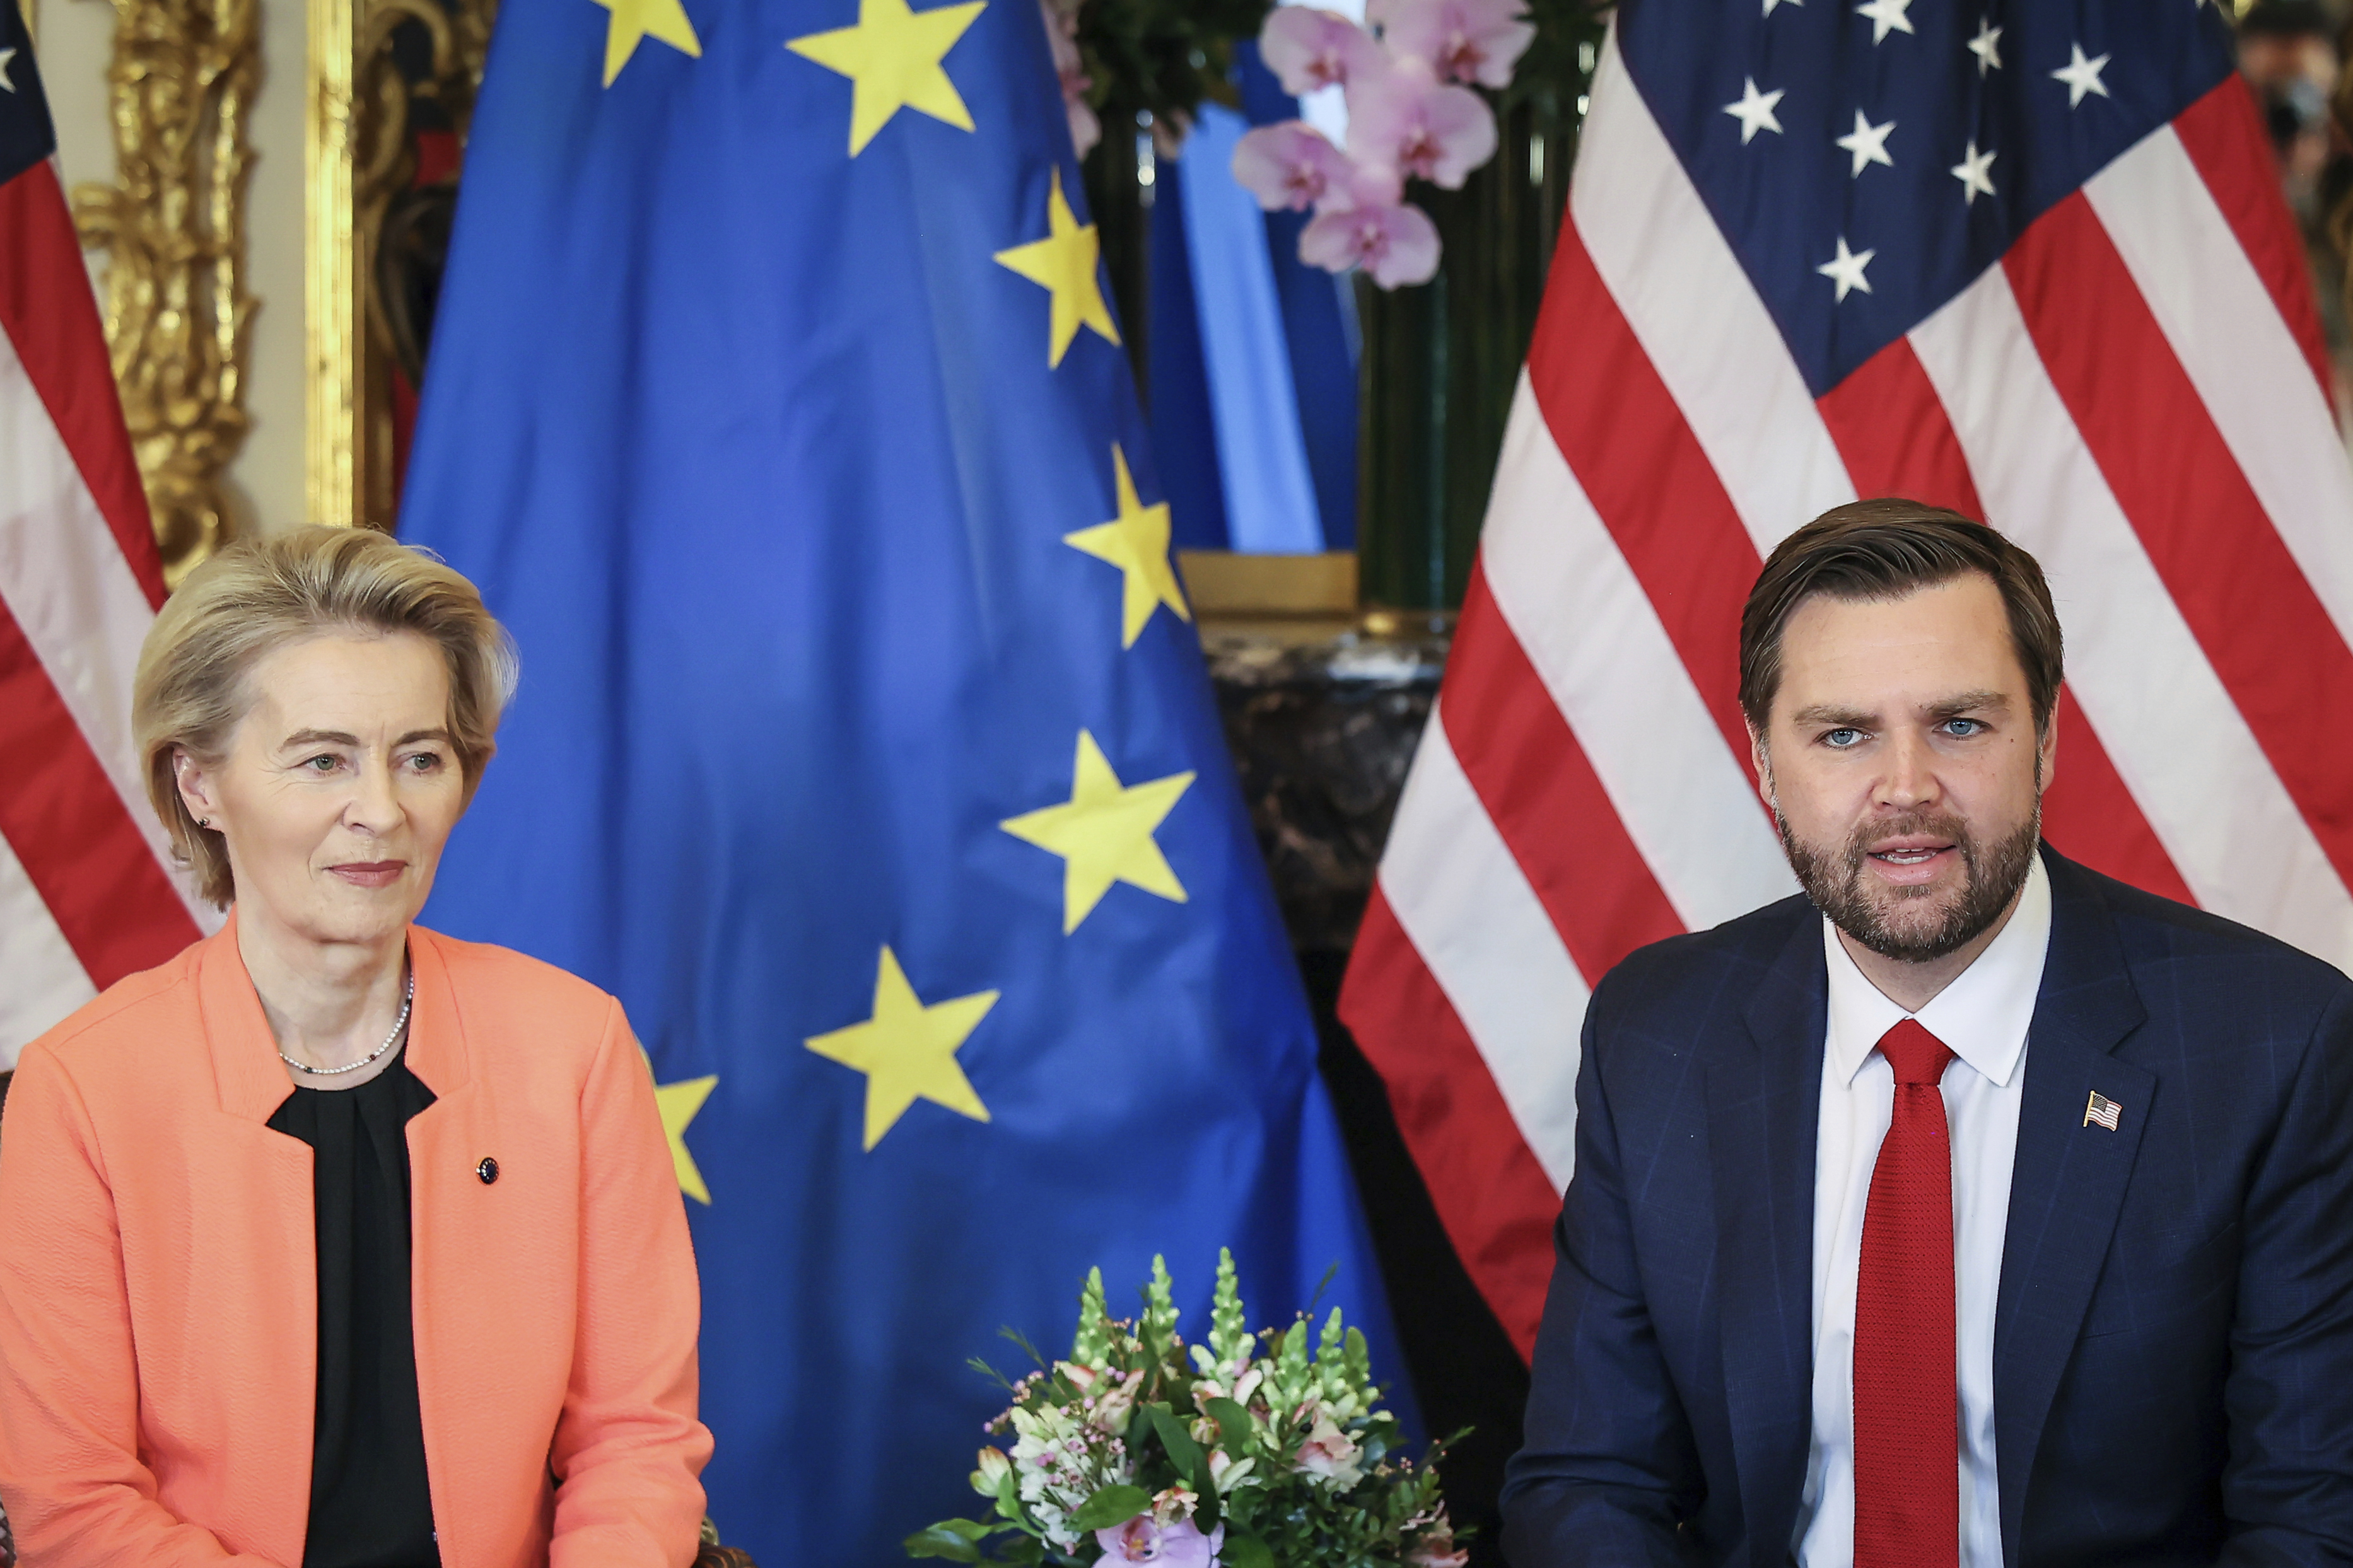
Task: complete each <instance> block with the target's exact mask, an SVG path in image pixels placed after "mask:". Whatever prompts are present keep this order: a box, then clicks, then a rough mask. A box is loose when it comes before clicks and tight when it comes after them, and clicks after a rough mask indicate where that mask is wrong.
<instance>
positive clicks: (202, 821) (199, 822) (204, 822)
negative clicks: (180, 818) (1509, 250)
mask: <svg viewBox="0 0 2353 1568" xmlns="http://www.w3.org/2000/svg"><path fill="white" fill-rule="evenodd" d="M212 825H213V819H212V818H211V817H209V816H200V817H198V818H196V826H198V827H210V826H212Z"/></svg>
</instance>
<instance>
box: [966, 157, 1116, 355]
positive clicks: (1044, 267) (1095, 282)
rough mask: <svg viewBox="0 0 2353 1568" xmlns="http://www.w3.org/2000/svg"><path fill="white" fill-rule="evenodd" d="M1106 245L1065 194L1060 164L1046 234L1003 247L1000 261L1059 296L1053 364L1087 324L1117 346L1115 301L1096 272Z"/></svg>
mask: <svg viewBox="0 0 2353 1568" xmlns="http://www.w3.org/2000/svg"><path fill="white" fill-rule="evenodd" d="M1102 248H1103V247H1102V243H1101V241H1100V240H1099V239H1098V238H1097V237H1096V234H1095V226H1094V225H1092V224H1091V223H1089V224H1082V223H1081V222H1080V221H1079V220H1078V217H1077V216H1076V215H1074V214H1073V213H1072V212H1071V204H1070V203H1069V202H1068V201H1067V200H1065V199H1064V198H1063V196H1062V171H1061V170H1060V169H1059V168H1057V169H1056V170H1055V171H1054V184H1053V186H1052V188H1051V189H1050V190H1049V191H1048V192H1047V194H1046V237H1045V238H1043V239H1033V240H1031V241H1030V242H1029V244H1027V245H1017V246H1015V247H1013V248H1012V249H1010V250H1000V251H998V252H997V257H996V259H997V265H998V266H1000V267H1004V268H1009V269H1011V270H1012V271H1015V272H1018V273H1019V274H1021V276H1022V277H1024V278H1027V279H1029V281H1030V282H1032V283H1035V284H1037V285H1038V286H1039V288H1042V289H1046V290H1047V291H1048V292H1049V293H1050V294H1052V295H1053V297H1054V299H1053V316H1052V320H1051V323H1050V326H1049V327H1048V329H1047V337H1048V339H1049V342H1047V345H1046V365H1047V368H1048V369H1052V368H1054V367H1056V366H1058V365H1060V363H1062V355H1063V354H1064V353H1068V352H1069V351H1070V347H1071V339H1072V338H1075V337H1077V336H1078V335H1079V329H1080V328H1081V327H1082V326H1088V327H1092V328H1093V329H1094V330H1095V331H1096V332H1097V333H1098V334H1099V335H1101V336H1102V337H1103V338H1105V339H1107V340H1108V341H1109V342H1111V343H1112V344H1113V346H1114V347H1115V346H1117V344H1118V342H1119V329H1118V328H1117V327H1114V326H1113V325H1112V322H1111V307H1110V306H1108V305H1106V304H1104V303H1103V285H1102V283H1101V282H1100V280H1099V279H1098V278H1097V276H1096V266H1095V262H1096V258H1097V257H1098V256H1099V255H1100V254H1101V252H1102Z"/></svg>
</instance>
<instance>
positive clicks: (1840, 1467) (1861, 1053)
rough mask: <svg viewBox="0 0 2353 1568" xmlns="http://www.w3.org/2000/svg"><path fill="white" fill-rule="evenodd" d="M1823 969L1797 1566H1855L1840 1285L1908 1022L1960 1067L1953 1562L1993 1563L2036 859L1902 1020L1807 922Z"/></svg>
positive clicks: (1828, 936)
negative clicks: (1825, 1025) (1997, 1317)
mask: <svg viewBox="0 0 2353 1568" xmlns="http://www.w3.org/2000/svg"><path fill="white" fill-rule="evenodd" d="M1822 945H1823V949H1824V952H1825V954H1826V956H1827V957H1828V960H1829V964H1830V1027H1829V1030H1828V1036H1829V1037H1828V1039H1827V1040H1826V1042H1825V1045H1824V1051H1825V1055H1824V1057H1823V1070H1822V1104H1821V1124H1820V1133H1819V1135H1818V1138H1817V1141H1816V1142H1815V1145H1814V1388H1813V1395H1814V1404H1813V1410H1814V1433H1813V1441H1812V1443H1811V1444H1810V1446H1809V1447H1808V1449H1807V1454H1806V1491H1805V1496H1804V1498H1803V1499H1802V1500H1801V1501H1800V1502H1799V1507H1798V1531H1797V1552H1798V1561H1799V1563H1801V1564H1803V1565H1804V1568H1847V1565H1848V1564H1850V1563H1852V1562H1853V1560H1854V1290H1855V1272H1856V1268H1857V1266H1858V1264H1859V1263H1860V1262H1861V1260H1862V1214H1863V1208H1864V1205H1865V1204H1866V1202H1867V1201H1868V1199H1869V1198H1870V1195H1871V1173H1872V1167H1873V1165H1874V1164H1875V1163H1877V1162H1878V1159H1879V1145H1880V1142H1881V1140H1883V1139H1884V1138H1885V1137H1886V1136H1887V1124H1888V1121H1890V1119H1891V1118H1892V1117H1893V1116H1894V1104H1895V1075H1894V1071H1893V1070H1892V1069H1890V1068H1889V1067H1888V1065H1887V1058H1884V1057H1883V1056H1881V1055H1880V1054H1879V1053H1878V1050H1877V1048H1876V1047H1878V1044H1879V1040H1880V1037H1881V1036H1883V1035H1884V1034H1886V1033H1887V1031H1888V1030H1889V1029H1891V1028H1894V1026H1896V1025H1897V1024H1899V1023H1901V1022H1903V1020H1904V1019H1905V1018H1906V1017H1916V1018H1918V1019H1919V1021H1920V1026H1921V1027H1922V1028H1925V1029H1926V1030H1927V1031H1928V1032H1929V1033H1930V1034H1932V1035H1934V1036H1936V1038H1938V1039H1939V1040H1942V1041H1943V1042H1944V1043H1945V1044H1946V1045H1947V1047H1950V1048H1951V1050H1952V1052H1953V1054H1954V1055H1955V1056H1956V1057H1957V1058H1960V1059H1959V1060H1957V1061H1955V1062H1952V1063H1949V1064H1947V1067H1946V1068H1945V1077H1944V1082H1943V1089H1944V1095H1945V1116H1946V1120H1947V1122H1948V1123H1949V1124H1950V1126H1951V1129H1952V1140H1953V1289H1954V1294H1955V1298H1956V1300H1955V1303H1954V1304H1955V1307H1956V1308H1957V1313H1958V1316H1957V1320H1956V1322H1955V1325H1954V1326H1955V1350H1956V1352H1957V1360H1958V1363H1959V1364H1958V1365H1957V1367H1956V1368H1955V1373H1956V1376H1957V1389H1958V1393H1959V1395H1960V1417H1961V1431H1960V1464H1961V1475H1960V1487H1961V1541H1960V1564H1961V1568H2001V1508H2000V1496H1999V1493H1998V1491H1997V1489H1996V1482H1995V1472H1994V1452H1993V1315H1994V1298H1995V1294H1996V1292H1997V1290H1998V1289H2000V1284H2001V1243H2002V1233H2003V1230H2004V1228H2005V1227H2006V1226H2007V1224H2008V1221H2009V1218H2010V1163H2011V1160H2012V1157H2013V1156H2014V1155H2015V1154H2016V1153H2017V1151H2018V1110H2019V1103H2020V1100H2021V1097H2022V1094H2023V1090H2024V1088H2025V1083H2026V1029H2027V1026H2028V1025H2029V1024H2030V1023H2031V1022H2032V1021H2033V1018H2034V999H2035V994H2036V993H2037V992H2038V991H2039V990H2041V989H2042V961H2043V957H2044V955H2045V953H2046V952H2048V950H2049V948H2050V945H2051V881H2050V878H2049V877H2048V876H2047V875H2046V874H2045V873H2044V871H2043V869H2042V858H2041V857H2040V856H2037V857H2036V858H2035V860H2034V865H2033V868H2031V870H2030V871H2028V873H2027V878H2026V889H2025V891H2024V893H2023V894H2022V895H2021V898H2020V899H2019V902H2018V908H2017V909H2016V910H2014V911H2013V912H2012V913H2011V915H2010V923H2009V924H2007V925H2005V926H2003V927H2002V929H2001V931H2000V934H1999V935H1997V936H1996V937H1995V938H1994V939H1993V941H1992V942H1990V943H1989V944H1988V945H1987V947H1986V950H1985V951H1984V952H1981V953H1979V954H1978V958H1977V962H1976V963H1972V964H1970V965H1969V966H1968V969H1966V970H1964V971H1962V972H1961V973H1960V975H1959V976H1958V977H1957V979H1955V980H1954V981H1953V983H1952V984H1949V985H1947V986H1946V987H1945V989H1944V990H1942V991H1940V992H1938V993H1937V994H1936V996H1935V998H1934V999H1932V1000H1931V1001H1930V1002H1929V1003H1928V1005H1926V1006H1925V1007H1923V1008H1921V1009H1920V1011H1919V1012H1918V1013H1916V1014H1907V1013H1905V1011H1904V1009H1903V1008H1901V1007H1899V1006H1897V1005H1895V1004H1894V1003H1893V1002H1891V1001H1889V1000H1888V999H1887V998H1886V996H1884V995H1883V994H1881V992H1880V990H1879V988H1878V987H1877V986H1875V985H1873V984H1872V983H1871V982H1870V981H1869V980H1866V979H1865V978H1863V973H1862V970H1861V969H1859V968H1857V967H1856V966H1855V963H1854V960H1853V959H1852V958H1851V957H1849V956H1848V954H1847V951H1846V948H1845V947H1844V946H1843V945H1842V944H1841V942H1840V941H1839V937H1838V931H1836V929H1835V928H1833V927H1832V926H1831V923H1830V921H1827V920H1826V921H1823V922H1822Z"/></svg>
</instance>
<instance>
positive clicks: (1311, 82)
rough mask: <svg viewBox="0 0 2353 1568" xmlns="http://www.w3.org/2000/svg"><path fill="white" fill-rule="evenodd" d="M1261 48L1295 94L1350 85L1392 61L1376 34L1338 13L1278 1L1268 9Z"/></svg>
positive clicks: (1269, 66) (1268, 64)
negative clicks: (1382, 51) (1377, 39)
mask: <svg viewBox="0 0 2353 1568" xmlns="http://www.w3.org/2000/svg"><path fill="white" fill-rule="evenodd" d="M1258 47H1259V53H1260V55H1261V57H1262V58H1264V59H1265V61H1266V68H1267V69H1269V70H1271V71H1272V72H1273V73H1274V74H1275V75H1276V76H1278V77H1280V78H1281V79H1282V90H1283V91H1285V92H1287V93H1289V94H1291V96H1292V97H1293V98H1299V97H1303V96H1304V95H1305V94H1307V93H1311V92H1314V90H1315V89H1317V88H1319V87H1333V86H1345V85H1346V84H1347V83H1349V82H1350V81H1353V80H1355V79H1356V78H1357V77H1359V76H1363V75H1366V74H1367V73H1377V72H1378V71H1379V70H1380V69H1381V68H1382V66H1383V65H1384V64H1385V63H1386V61H1385V60H1384V58H1383V57H1382V54H1381V47H1380V45H1378V44H1377V43H1375V42H1373V36H1372V35H1371V34H1370V33H1367V32H1366V31H1365V30H1364V29H1363V28H1362V27H1359V26H1356V23H1354V22H1351V21H1350V20H1348V18H1347V17H1345V16H1341V15H1340V14H1339V13H1338V12H1337V11H1318V10H1315V9H1314V8H1313V7H1312V6H1307V5H1277V6H1276V7H1275V8H1274V9H1273V10H1272V11H1271V12H1269V13H1267V18H1266V26H1263V27H1261V28H1260V29H1259V35H1258Z"/></svg>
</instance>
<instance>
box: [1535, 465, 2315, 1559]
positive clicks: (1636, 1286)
mask: <svg viewBox="0 0 2353 1568" xmlns="http://www.w3.org/2000/svg"><path fill="white" fill-rule="evenodd" d="M1740 655H1741V687H1740V698H1741V704H1742V707H1743V708H1744V710H1746V715H1747V720H1748V727H1749V733H1750V738H1751V742H1752V745H1753V747H1754V752H1755V757H1756V763H1757V779H1758V784H1759V788H1760V790H1761V792H1762V794H1763V795H1764V797H1765V803H1766V805H1767V806H1768V807H1769V808H1771V810H1772V813H1773V816H1774V819H1775V821H1776V822H1777V823H1778V825H1779V826H1780V831H1781V837H1782V841H1783V843H1784V845H1785V846H1786V847H1787V848H1788V856H1789V863H1790V865H1791V866H1792V867H1793V868H1795V870H1796V871H1797V874H1798V879H1799V883H1800V884H1801V885H1802V886H1803V887H1804V889H1805V890H1806V895H1805V897H1803V898H1793V899H1789V900H1785V901H1783V902H1781V903H1778V904H1774V905H1772V906H1770V907H1768V908H1766V909H1763V910H1757V912H1756V913H1754V914H1750V915H1746V916H1744V917H1743V918H1741V919H1739V920H1736V921H1731V922H1729V923H1728V924H1725V925H1723V926H1720V927H1718V928H1717V929H1715V930H1714V931H1702V932H1696V933H1694V934H1692V935H1688V936H1681V937H1676V938H1674V939H1673V940H1672V941H1669V942H1660V943H1658V944H1657V945H1655V946H1652V947H1649V948H1645V949H1643V950H1642V951H1641V952H1637V953H1635V954H1634V955H1633V956H1631V957H1630V958H1629V959H1627V960H1626V962H1625V963H1621V964H1620V965H1619V966H1618V968H1617V969H1615V970H1614V971H1612V972H1611V973H1610V974H1609V976H1608V977H1607V978H1606V979H1604V980H1603V982H1602V983H1601V984H1600V986H1599V988H1598V989H1597V990H1596V991H1595V993H1594V995H1593V1001H1592V1005H1591V1008H1590V1010H1589V1011H1588V1013H1587V1015H1586V1023H1585V1044H1584V1058H1583V1062H1582V1066H1581V1068H1580V1070H1579V1073H1578V1077H1577V1167H1576V1175H1575V1177H1574V1178H1573V1179H1572V1180H1571V1182H1570V1184H1569V1188H1568V1194H1567V1200H1566V1202H1565V1204H1564V1205H1563V1207H1562V1210H1561V1216H1560V1222H1559V1225H1558V1227H1557V1229H1556V1249H1557V1262H1556V1267H1555V1271H1554V1275H1553V1283H1552V1290H1551V1294H1550V1296H1549V1298H1548V1300H1546V1308H1545V1318H1544V1323H1543V1328H1542V1331H1541V1332H1540V1333H1539V1335H1538V1338H1537V1342H1536V1352H1535V1377H1534V1385H1533V1388H1532V1391H1531V1393H1530V1395H1529V1399H1528V1417H1527V1446H1526V1447H1525V1449H1524V1450H1523V1451H1522V1452H1521V1453H1520V1455H1519V1456H1518V1457H1517V1458H1515V1459H1514V1461H1513V1464H1512V1469H1511V1473H1510V1477H1509V1479H1508V1481H1507V1483H1506V1486H1505V1489H1504V1521H1505V1522H1504V1553H1505V1555H1506V1556H1507V1557H1509V1558H1510V1560H1511V1562H1512V1563H1514V1565H1515V1568H1568V1565H1570V1564H1582V1563H1607V1564H1611V1565H1613V1568H1615V1565H1620V1564H1631V1563H1739V1564H1751V1565H1756V1568H1783V1565H1784V1564H1788V1563H1792V1562H1794V1563H1800V1564H1803V1565H1804V1568H1829V1565H1831V1564H1841V1565H1842V1564H1845V1563H1850V1562H1852V1563H1855V1564H1857V1565H1858V1568H1892V1565H1894V1564H1902V1565H1904V1568H1954V1565H1965V1568H1999V1565H2000V1564H2003V1563H2009V1564H2012V1565H2028V1564H2031V1565H2042V1564H2052V1565H2057V1564H2066V1565H2068V1568H2077V1565H2081V1564H2089V1563H2132V1564H2145V1565H2161V1564H2176V1563H2181V1564H2187V1563H2247V1564H2253V1563H2324V1562H2326V1563H2344V1562H2353V1052H2348V1045H2353V982H2348V980H2347V979H2346V977H2345V976H2344V975H2342V974H2340V973H2337V971H2336V970H2335V969H2332V968H2330V967H2329V966H2328V965H2327V964H2325V963H2320V962H2319V961H2318V960H2316V959H2313V958H2311V957H2308V956H2306V955H2305V954H2303V953H2300V952H2295V951H2294V950H2292V949H2290V948H2287V947H2285V946H2283V945H2282V944H2281V943H2279V942H2274V941H2272V940H2271V939H2269V938H2267V937H2263V936H2261V935H2258V934H2257V933H2255V932H2253V931H2248V930H2246V929H2245V928H2243V927H2241V926H2236V925H2233V924H2232V923H2231V922H2230V921H2223V920H2220V919H2217V918H2215V917H2213V916H2211V915H2207V914H2202V913H2200V912H2199V911H2198V910H2192V909H2189V908H2186V907H2184V906H2182V905H2179V904H2175V903H2171V902H2168V901H2167V900H2163V899H2159V898H2156V897H2153V896H2151V895H2149V894H2147V893H2143V892H2140V891H2137V889H2131V888H2128V887H2126V886H2124V885H2123V884H2121V883H2118V882H2115V881H2111V880H2110V879H2107V878H2105V877H2101V876H2098V875H2095V874H2094V873H2093V872H2091V871H2088V870H2085V869H2084V868H2082V867H2079V866H2076V865H2074V864H2073V863H2071V862H2070V861H2068V860H2067V859H2065V858H2063V857H2062V856H2060V855H2057V854H2055V853H2053V852H2052V850H2050V849H2049V848H2048V847H2042V848H2041V850H2040V853H2039V854H2038V852H2037V850H2038V838H2039V833H2040V826H2041V799H2042V789H2043V787H2044V786H2045V785H2046V784H2048V783H2049V782H2050V779H2051V776H2052V764H2053V762H2054V760H2055V756H2056V752H2057V742H2058V737H2057V735H2056V734H2055V732H2054V731H2053V729H2052V707H2053V704H2054V703H2055V702H2056V700H2057V698H2058V690H2059V682H2060V676H2061V658H2060V633H2059V625H2058V620H2057V617H2056V616H2055V615H2054V613H2053V611H2052V604H2051V596H2050V593H2049V590H2048V589H2047V588H2046V587H2045V586H2044V584H2043V580H2042V571H2041V569H2040V568H2039V567H2038V566H2037V565H2036V564H2035V563H2034V561H2033V559H2032V558H2031V556H2029V555H2028V554H2027V553H2026V552H2024V551H2022V550H2020V549H2019V548H2018V547H2017V546H2015V545H2013V544H2011V543H2010V542H2008V541H2007V540H2004V539H2003V538H2002V537H2001V536H2000V535H1999V534H1997V533H1995V532H1994V531H1992V530H1990V529H1988V528H1986V527H1984V526H1983V525H1981V524H1978V523H1975V522H1971V521H1968V520H1967V519H1965V518H1963V517H1960V516H1958V515H1957V514H1956V513H1953V512H1948V511H1944V510H1938V509H1936V508H1930V507H1924V506H1920V505H1916V504H1915V503H1912V502H1908V501H1895V500H1873V501H1861V502H1857V503H1855V504H1853V505H1851V506H1844V507H1840V508H1838V509H1837V510H1833V511H1831V512H1828V513H1826V514H1824V515H1823V516H1822V517H1821V518H1820V519H1818V520H1816V521H1814V522H1812V523H1810V524H1809V525H1808V526H1807V527H1805V528H1804V529H1801V530H1799V531H1798V532H1797V533H1796V534H1794V535H1792V536H1791V537H1790V538H1789V539H1788V541H1787V542H1784V543H1783V544H1782V545H1781V547H1780V548H1779V549H1778V550H1777V551H1775V552H1774V554H1773V558H1772V559H1771V561H1769V562H1768V563H1767V564H1766V567H1765V570H1764V573H1763V574H1762V575H1760V576H1759V577H1758V579H1757V585H1756V588H1755V589H1754V590H1753V591H1752V593H1751V594H1750V595H1749V599H1748V604H1747V606H1746V610H1745V611H1744V612H1743V615H1742V618H1741V649H1740ZM2179 744H2180V745H2181V747H2182V748H2183V750H2184V752H2185V753H2187V752H2194V750H2195V748H2196V747H2197V746H2198V744H2199V737H2198V736H2197V735H2195V734H2192V733H2184V734H2182V735H2181V736H2179Z"/></svg>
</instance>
